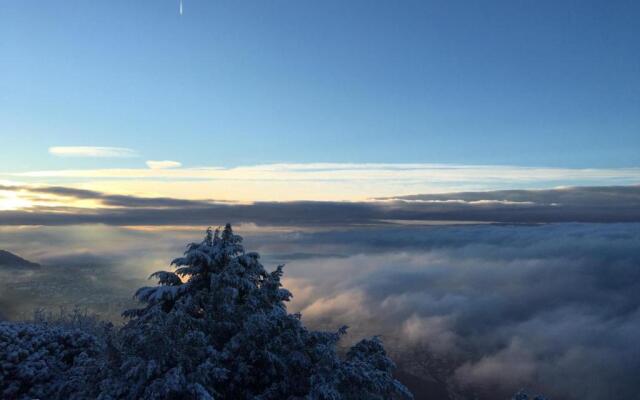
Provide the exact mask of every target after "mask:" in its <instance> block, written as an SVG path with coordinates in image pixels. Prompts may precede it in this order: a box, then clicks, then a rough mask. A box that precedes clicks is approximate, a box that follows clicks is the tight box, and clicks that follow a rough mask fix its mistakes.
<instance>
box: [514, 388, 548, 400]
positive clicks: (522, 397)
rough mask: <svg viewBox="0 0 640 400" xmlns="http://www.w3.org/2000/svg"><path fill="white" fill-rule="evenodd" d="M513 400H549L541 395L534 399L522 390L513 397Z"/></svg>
mask: <svg viewBox="0 0 640 400" xmlns="http://www.w3.org/2000/svg"><path fill="white" fill-rule="evenodd" d="M511 400H547V398H546V397H544V396H543V395H541V394H538V395H535V396H534V397H529V394H528V393H527V392H526V391H524V390H520V391H518V393H516V394H514V395H513V397H512V398H511Z"/></svg>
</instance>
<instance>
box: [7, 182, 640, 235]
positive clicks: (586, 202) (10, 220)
mask: <svg viewBox="0 0 640 400" xmlns="http://www.w3.org/2000/svg"><path fill="white" fill-rule="evenodd" d="M0 189H2V190H3V191H4V192H8V193H10V194H11V195H12V196H14V197H15V193H19V194H20V195H21V196H22V198H24V199H32V200H34V202H35V203H36V204H38V205H34V206H32V207H30V208H28V209H17V210H5V211H0V218H1V220H2V224H4V225H73V224H92V223H102V224H109V225H200V224H203V223H207V224H223V223H225V222H232V223H235V224H238V223H254V224H258V225H279V226H301V225H306V226H330V225H351V226H357V225H372V224H374V225H384V224H413V223H433V222H435V221H449V222H456V221H457V222H499V223H551V222H640V186H612V187H573V188H562V189H551V190H509V191H493V192H463V193H449V194H439V195H414V196H405V197H395V198H391V199H378V200H377V201H368V202H328V201H327V202H321V201H292V202H255V203H251V204H237V203H224V202H219V201H213V200H211V201H204V200H202V201H197V200H184V199H176V198H169V197H156V198H151V197H137V196H126V195H112V194H105V193H102V192H97V191H91V190H83V189H75V188H68V187H33V186H4V187H0ZM52 199H55V201H57V202H58V206H57V207H52V206H50V205H48V204H47V201H53V200H52ZM18 200H19V199H18ZM62 200H64V201H63V204H64V206H59V203H60V202H61V201H62ZM80 200H85V201H92V202H93V203H95V207H93V208H86V207H85V208H81V207H77V206H74V202H75V201H80ZM11 201H12V202H15V201H17V200H16V199H15V198H12V199H11ZM0 208H1V207H0Z"/></svg>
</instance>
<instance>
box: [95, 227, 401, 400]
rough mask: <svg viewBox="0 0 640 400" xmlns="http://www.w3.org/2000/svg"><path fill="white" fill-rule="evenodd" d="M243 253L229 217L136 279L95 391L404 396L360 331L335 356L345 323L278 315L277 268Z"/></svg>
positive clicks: (266, 399) (377, 348) (164, 395)
mask: <svg viewBox="0 0 640 400" xmlns="http://www.w3.org/2000/svg"><path fill="white" fill-rule="evenodd" d="M259 259H260V257H259V255H258V254H257V253H245V252H244V249H243V247H242V238H241V237H240V236H238V235H235V234H234V233H233V231H232V229H231V226H230V225H227V226H226V227H225V228H224V230H222V232H220V231H219V230H216V231H215V232H212V231H211V230H210V229H209V230H208V231H207V234H206V237H205V238H204V240H203V241H202V242H201V243H193V244H191V245H189V246H188V248H187V251H186V252H185V254H184V256H183V257H181V258H177V259H175V260H174V261H173V263H172V264H173V265H175V266H176V270H175V271H173V272H169V271H159V272H156V273H154V274H153V275H152V277H155V278H157V279H158V281H159V285H158V286H153V287H145V288H141V289H139V290H138V291H137V292H136V297H137V298H138V300H140V301H141V302H142V303H143V304H144V307H142V308H140V309H135V310H129V311H126V312H125V313H124V315H125V316H127V317H129V318H130V321H129V322H128V323H127V325H125V327H124V328H123V329H122V330H121V332H120V334H119V335H118V336H117V337H116V338H115V339H114V341H113V342H112V343H111V346H112V357H111V358H110V359H111V368H107V371H109V373H108V376H107V377H106V379H104V380H103V382H102V384H101V391H102V394H101V395H100V398H101V399H169V398H170V399H234V400H235V399H256V400H270V399H274V400H275V399H310V400H337V399H345V400H364V399H371V400H376V399H380V400H382V399H394V398H412V396H411V394H410V393H409V391H408V390H407V389H406V388H405V387H404V386H403V385H402V384H401V383H400V382H398V381H397V380H395V379H394V378H393V376H392V371H393V368H394V365H393V363H392V361H391V360H390V359H389V358H388V357H387V355H386V353H385V351H384V348H383V347H382V344H381V342H380V340H379V339H377V338H373V339H370V340H363V341H361V342H359V343H358V344H356V345H355V346H354V347H352V348H351V350H349V352H348V353H347V355H346V357H345V358H341V357H339V356H338V354H337V353H336V344H337V342H338V340H339V339H340V337H341V336H342V335H343V334H344V333H345V332H346V327H343V328H341V329H339V330H338V331H337V332H317V331H312V330H309V329H307V328H305V327H304V326H303V325H302V323H301V320H300V315H297V314H288V313H287V309H286V305H285V302H286V301H288V300H289V299H290V298H291V293H290V292H289V291H287V290H286V289H283V288H282V285H281V282H280V279H281V277H282V274H283V267H282V266H278V267H277V268H276V270H275V271H273V272H270V273H269V272H267V271H266V270H265V269H264V267H263V266H262V264H261V263H260V261H259Z"/></svg>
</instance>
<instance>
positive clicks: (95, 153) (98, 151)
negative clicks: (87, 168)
mask: <svg viewBox="0 0 640 400" xmlns="http://www.w3.org/2000/svg"><path fill="white" fill-rule="evenodd" d="M49 154H52V155H54V156H56V157H101V158H129V157H137V156H138V153H137V152H136V151H135V150H132V149H128V148H125V147H96V146H53V147H49Z"/></svg>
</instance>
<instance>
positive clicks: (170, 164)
mask: <svg viewBox="0 0 640 400" xmlns="http://www.w3.org/2000/svg"><path fill="white" fill-rule="evenodd" d="M147 167H149V168H151V169H168V168H179V167H182V163H180V162H178V161H170V160H163V161H154V160H149V161H147Z"/></svg>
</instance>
